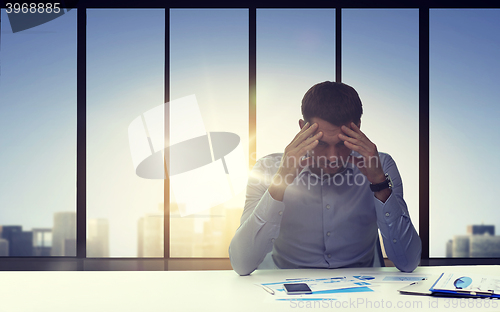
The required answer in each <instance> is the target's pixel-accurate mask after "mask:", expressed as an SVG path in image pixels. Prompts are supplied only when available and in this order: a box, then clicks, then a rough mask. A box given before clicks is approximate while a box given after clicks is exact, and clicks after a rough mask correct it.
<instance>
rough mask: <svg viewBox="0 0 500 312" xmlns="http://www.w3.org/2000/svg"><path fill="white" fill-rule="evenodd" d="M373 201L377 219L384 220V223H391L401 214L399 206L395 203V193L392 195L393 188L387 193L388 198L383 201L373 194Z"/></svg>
mask: <svg viewBox="0 0 500 312" xmlns="http://www.w3.org/2000/svg"><path fill="white" fill-rule="evenodd" d="M373 198H374V202H375V212H376V214H377V219H378V220H385V222H386V224H391V223H393V222H394V221H396V220H397V219H398V218H399V217H401V214H402V213H403V212H402V211H401V207H399V205H398V203H397V198H396V195H394V190H393V191H392V192H391V195H389V198H387V200H386V201H385V203H383V202H381V201H380V200H379V199H378V198H376V197H375V196H373Z"/></svg>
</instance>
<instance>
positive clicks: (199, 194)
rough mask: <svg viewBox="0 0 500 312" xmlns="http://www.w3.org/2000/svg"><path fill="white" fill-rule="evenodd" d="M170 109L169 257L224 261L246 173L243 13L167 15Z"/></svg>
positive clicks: (203, 11)
mask: <svg viewBox="0 0 500 312" xmlns="http://www.w3.org/2000/svg"><path fill="white" fill-rule="evenodd" d="M170 104H171V105H170V107H169V108H170V114H169V116H170V146H171V148H170V162H171V164H170V170H171V173H172V175H171V177H170V198H171V200H170V237H169V239H170V256H171V257H218V258H224V257H226V258H227V257H228V247H229V243H230V241H231V239H232V237H233V235H234V233H235V232H236V229H237V228H238V226H239V219H240V217H241V213H242V211H243V205H244V202H245V192H244V189H245V184H246V171H247V168H248V156H247V155H248V10H247V9H201V10H194V9H172V10H171V11H170ZM179 107H181V108H179ZM186 134H189V135H186ZM190 142H194V146H193V148H182V150H181V147H182V146H183V145H184V146H188V145H189V144H190ZM180 153H184V154H180ZM181 167H182V168H184V169H183V170H182V171H180V172H176V169H177V168H181Z"/></svg>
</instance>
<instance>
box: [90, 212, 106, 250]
mask: <svg viewBox="0 0 500 312" xmlns="http://www.w3.org/2000/svg"><path fill="white" fill-rule="evenodd" d="M87 227H88V231H87V236H88V238H87V257H96V258H98V257H109V222H108V220H107V219H89V220H88V222H87Z"/></svg>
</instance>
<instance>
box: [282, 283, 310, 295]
mask: <svg viewBox="0 0 500 312" xmlns="http://www.w3.org/2000/svg"><path fill="white" fill-rule="evenodd" d="M283 286H284V287H285V290H286V293H287V295H302V294H312V291H311V288H309V286H307V284H306V283H291V284H283Z"/></svg>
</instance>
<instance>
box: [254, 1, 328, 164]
mask: <svg viewBox="0 0 500 312" xmlns="http://www.w3.org/2000/svg"><path fill="white" fill-rule="evenodd" d="M334 65H335V10H333V9H321V10H318V9H258V10H257V157H255V156H253V157H254V158H256V159H259V158H261V157H264V156H266V155H269V154H272V153H283V151H284V149H285V147H286V146H287V145H288V144H290V142H291V141H292V139H293V137H294V136H295V134H297V132H299V130H300V127H299V119H301V118H302V114H301V110H300V105H301V101H302V97H303V96H304V94H305V93H306V92H307V90H308V89H309V88H310V87H312V86H313V85H314V84H316V83H318V82H322V81H325V80H334V77H335V67H334Z"/></svg>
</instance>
